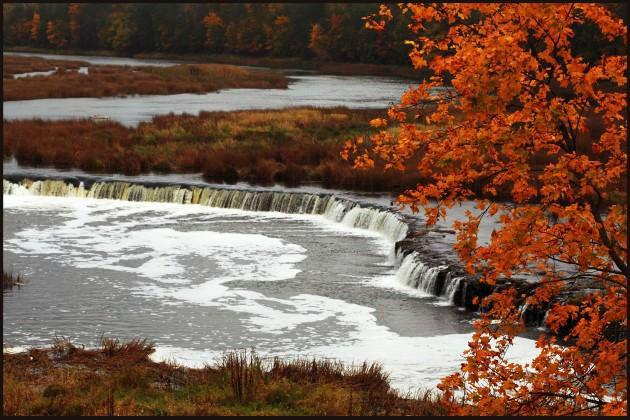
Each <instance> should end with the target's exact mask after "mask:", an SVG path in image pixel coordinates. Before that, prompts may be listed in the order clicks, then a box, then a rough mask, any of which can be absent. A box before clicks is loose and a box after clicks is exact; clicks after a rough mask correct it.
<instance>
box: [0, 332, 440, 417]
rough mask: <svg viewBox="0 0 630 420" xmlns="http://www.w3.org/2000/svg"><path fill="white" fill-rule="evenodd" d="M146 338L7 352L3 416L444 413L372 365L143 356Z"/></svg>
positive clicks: (251, 356)
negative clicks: (193, 361)
mask: <svg viewBox="0 0 630 420" xmlns="http://www.w3.org/2000/svg"><path fill="white" fill-rule="evenodd" d="M153 350H154V348H153V345H152V344H151V343H148V342H146V341H140V340H133V341H130V342H126V343H120V342H119V341H117V340H111V339H102V340H101V343H100V347H99V348H97V349H91V350H86V349H83V348H79V347H76V346H74V345H73V344H71V343H70V342H69V341H66V340H56V341H55V343H54V345H53V346H52V348H50V349H31V350H29V351H28V352H27V353H21V354H8V353H3V357H2V359H3V404H2V410H3V415H442V414H445V409H444V407H442V405H441V404H440V403H439V402H438V401H437V399H436V398H435V397H434V396H432V395H431V394H430V393H423V394H418V395H415V396H409V395H408V396H403V395H401V394H400V393H398V392H396V391H395V390H393V389H392V388H391V387H390V385H389V382H388V378H387V375H386V373H385V372H383V370H382V369H381V367H380V366H379V365H377V364H366V363H364V364H362V365H360V366H354V367H348V366H344V365H343V364H341V363H338V362H334V361H330V360H307V359H292V360H283V359H279V358H273V359H263V358H261V357H259V356H258V355H256V354H255V353H252V352H251V351H236V352H230V353H226V354H224V356H223V358H222V360H220V361H218V362H217V363H215V364H213V365H207V366H206V367H204V368H201V369H191V368H185V367H182V366H178V365H176V364H174V363H156V362H153V361H151V360H150V359H149V355H150V354H151V353H152V352H153Z"/></svg>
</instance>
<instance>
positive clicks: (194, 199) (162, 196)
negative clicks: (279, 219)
mask: <svg viewBox="0 0 630 420" xmlns="http://www.w3.org/2000/svg"><path fill="white" fill-rule="evenodd" d="M3 194H9V195H13V194H20V195H45V196H57V197H77V198H97V199H115V200H125V201H148V202H167V203H176V204H197V205H202V206H209V207H219V208H229V209H239V210H246V211H271V212H282V213H294V214H296V213H297V214H312V215H322V216H324V217H326V218H327V219H329V220H331V221H333V222H336V223H341V224H343V225H345V226H349V227H353V228H359V229H367V230H370V231H374V232H378V233H380V234H382V235H384V236H385V237H387V238H388V239H389V240H390V241H391V242H393V243H396V242H397V241H400V240H402V239H404V238H405V237H406V236H407V233H408V230H409V227H408V225H407V223H406V222H405V221H404V220H402V219H401V217H400V216H399V215H398V214H396V213H393V212H391V211H389V210H387V209H384V208H377V207H363V206H361V205H359V204H358V203H356V202H354V201H351V200H348V199H343V198H339V197H335V196H334V195H331V194H310V193H293V192H281V191H243V190H232V189H217V188H210V187H197V186H188V187H186V186H179V185H176V186H173V185H168V186H154V187H149V186H144V185H140V184H132V183H128V182H94V183H93V184H92V185H91V186H90V187H89V188H88V187H86V186H85V185H84V183H83V182H81V183H79V185H78V186H75V185H73V184H72V183H70V182H65V181H62V180H41V181H31V180H28V179H25V180H22V181H21V182H19V183H13V182H11V181H8V180H6V179H3ZM395 260H396V261H395V262H396V265H398V267H399V268H398V271H397V277H398V279H399V281H401V282H402V283H403V284H405V285H406V286H409V287H412V288H415V289H418V290H420V291H422V292H424V293H426V294H428V295H434V296H439V297H441V298H442V299H443V300H447V301H448V302H449V303H450V304H454V303H455V302H454V298H455V294H456V292H457V290H458V289H459V288H460V287H462V285H463V286H464V287H465V283H466V282H463V281H462V278H461V277H457V278H452V276H451V275H450V273H449V272H448V266H437V267H431V266H429V265H427V264H425V263H424V262H422V261H421V259H420V254H418V253H417V252H415V251H413V252H411V253H409V254H406V255H402V254H400V255H399V254H397V255H396V258H395Z"/></svg>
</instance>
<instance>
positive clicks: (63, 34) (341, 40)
mask: <svg viewBox="0 0 630 420" xmlns="http://www.w3.org/2000/svg"><path fill="white" fill-rule="evenodd" d="M3 7H4V11H5V13H4V20H3V24H4V39H3V41H4V44H5V45H9V46H18V45H19V46H31V47H49V48H50V47H52V48H68V47H72V48H75V49H84V50H103V49H106V50H113V51H115V52H117V53H140V52H145V53H146V52H163V53H202V52H206V53H213V54H216V53H228V54H241V55H248V56H256V57H261V56H269V57H299V58H304V59H307V58H310V57H312V56H313V55H315V56H317V57H318V58H322V59H327V60H331V59H334V60H337V61H342V62H364V63H380V64H402V63H407V62H408V57H407V52H408V48H407V47H404V46H403V47H402V49H401V47H400V46H401V45H403V44H402V40H403V39H405V37H406V36H409V34H410V33H409V30H408V28H407V27H406V25H402V26H397V27H395V28H393V29H392V31H391V33H389V34H388V35H387V37H388V38H389V41H388V42H387V46H396V47H395V48H391V49H387V48H386V47H385V45H384V43H383V39H384V38H383V37H378V38H379V39H378V40H377V36H376V35H375V34H373V33H371V32H370V31H367V30H365V28H363V26H362V21H361V17H362V16H364V15H366V14H368V13H371V12H374V11H375V10H376V5H375V4H369V3H366V4H343V3H329V4H317V3H310V4H308V3H305V4H299V3H296V4H283V3H213V4H212V3H208V4H191V3H182V4H178V3H162V4H159V5H147V4H141V3H136V4H114V3H99V4H97V3H92V4H89V3H83V4H79V3H58V4H45V3H43V4H37V3H21V4H6V5H4V6H3ZM40 22H43V23H40ZM42 25H43V26H44V27H42ZM47 25H48V26H47ZM313 25H317V26H318V27H319V29H320V31H321V34H322V38H321V39H322V40H326V41H327V42H326V43H325V44H324V45H323V46H322V48H323V49H322V50H312V49H310V48H309V43H310V42H311V28H312V27H313ZM47 28H48V29H50V31H49V32H50V34H48V37H46V30H47ZM41 34H43V36H42V35H41ZM393 40H396V41H398V42H392V41H393ZM405 49H406V50H407V51H405Z"/></svg>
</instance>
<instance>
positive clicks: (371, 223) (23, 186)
mask: <svg viewBox="0 0 630 420" xmlns="http://www.w3.org/2000/svg"><path fill="white" fill-rule="evenodd" d="M2 185H3V194H9V195H17V194H22V195H25V194H26V195H45V196H55V197H78V198H100V199H112V200H124V201H149V202H162V203H176V204H198V205H202V206H209V207H220V208H228V209H239V210H247V211H274V212H282V213H291V214H313V215H322V216H324V217H326V218H327V219H329V220H331V221H333V222H336V223H342V224H344V225H346V226H350V227H354V228H359V229H367V230H371V231H374V232H378V233H380V234H382V235H384V236H385V237H387V238H388V239H389V240H390V241H392V242H396V241H398V240H400V239H403V238H404V237H405V236H406V235H407V230H408V227H407V224H406V223H405V222H404V221H403V220H401V219H400V217H399V216H398V215H397V214H395V213H392V212H390V211H389V210H386V209H381V208H376V207H362V206H361V205H359V204H358V203H355V202H353V201H351V200H347V199H343V198H338V197H335V196H333V195H331V194H310V193H293V192H280V191H243V190H231V189H230V190H228V189H218V188H210V187H185V186H179V185H175V186H173V185H168V186H155V187H146V186H143V185H140V184H132V183H129V182H117V181H116V182H95V183H94V184H92V186H91V187H90V188H86V187H85V185H84V184H83V182H81V183H79V185H78V186H76V187H75V186H74V185H73V184H72V183H69V182H65V181H61V180H49V179H47V180H42V181H30V180H23V181H21V182H20V183H13V182H10V181H8V180H6V179H3V181H2Z"/></svg>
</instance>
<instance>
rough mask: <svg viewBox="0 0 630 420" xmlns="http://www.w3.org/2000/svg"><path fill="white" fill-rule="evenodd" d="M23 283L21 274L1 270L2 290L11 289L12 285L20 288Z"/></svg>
mask: <svg viewBox="0 0 630 420" xmlns="http://www.w3.org/2000/svg"><path fill="white" fill-rule="evenodd" d="M23 284H24V278H23V277H22V275H21V274H14V273H12V272H9V273H7V272H6V271H4V270H3V271H2V291H3V292H4V291H5V290H11V289H13V288H14V287H17V288H20V287H21V286H22V285H23Z"/></svg>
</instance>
